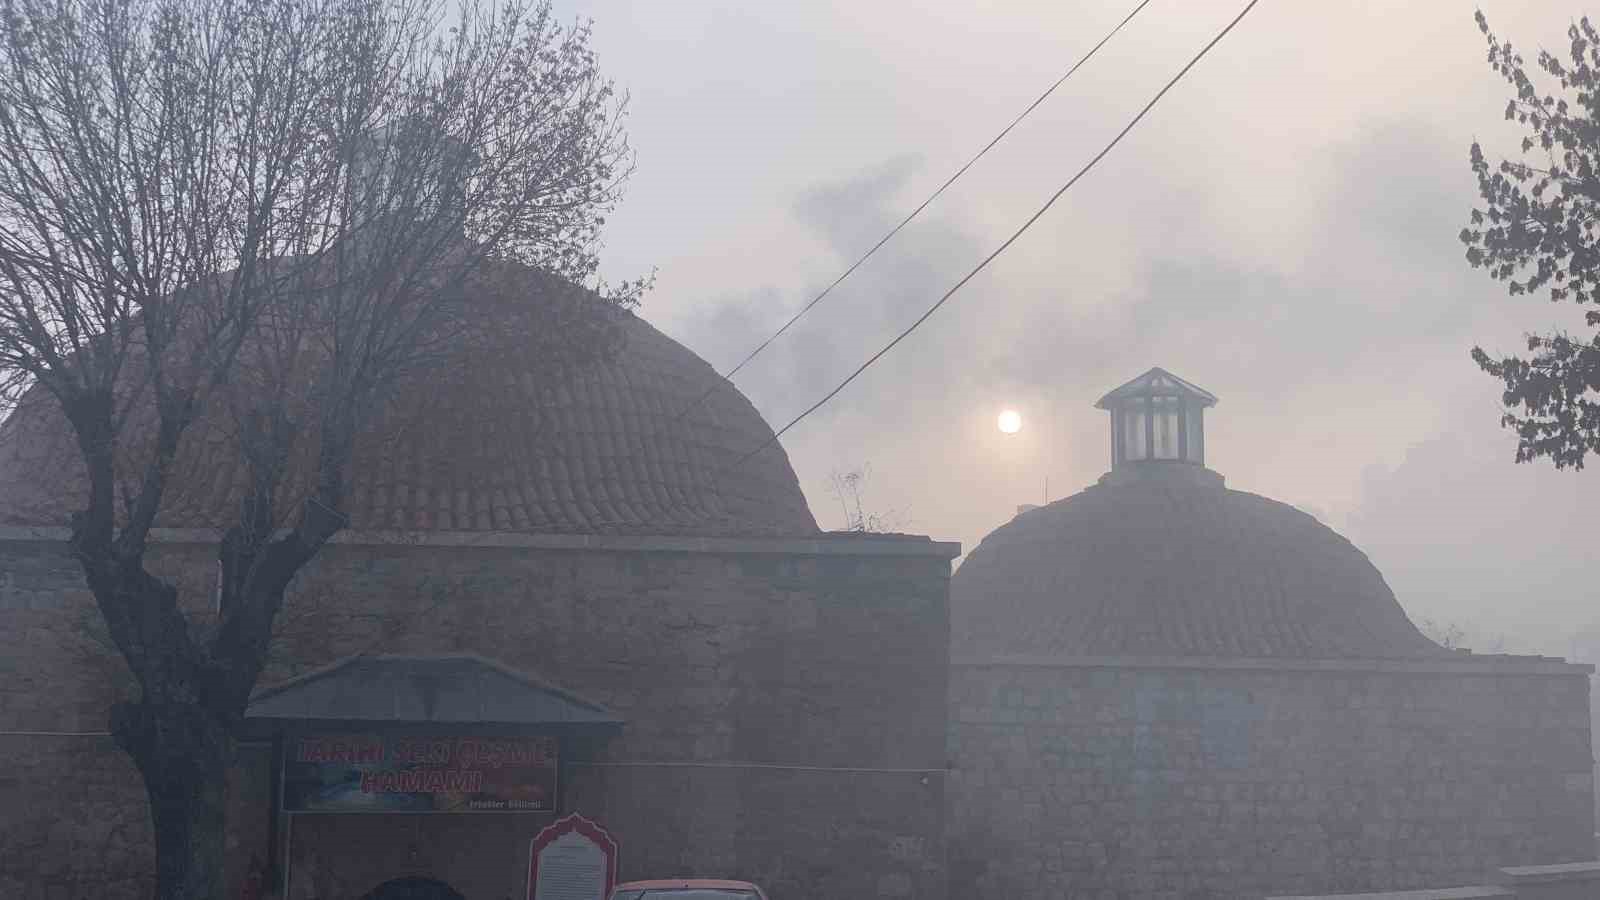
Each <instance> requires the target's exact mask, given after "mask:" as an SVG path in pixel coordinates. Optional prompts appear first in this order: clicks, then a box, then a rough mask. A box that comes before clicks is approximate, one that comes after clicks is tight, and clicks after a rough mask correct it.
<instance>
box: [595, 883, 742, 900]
mask: <svg viewBox="0 0 1600 900" xmlns="http://www.w3.org/2000/svg"><path fill="white" fill-rule="evenodd" d="M611 900H768V898H767V895H766V894H765V893H764V892H763V891H762V890H761V888H758V887H756V886H755V885H753V884H751V883H750V882H748V881H727V880H725V879H720V878H663V879H658V880H656V881H630V882H628V883H627V884H619V885H617V887H616V890H614V891H612V892H611Z"/></svg>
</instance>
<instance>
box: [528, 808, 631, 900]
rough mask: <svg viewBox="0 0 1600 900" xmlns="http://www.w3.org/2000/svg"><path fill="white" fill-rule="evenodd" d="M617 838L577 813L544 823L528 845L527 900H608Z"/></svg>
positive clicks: (614, 881)
mask: <svg viewBox="0 0 1600 900" xmlns="http://www.w3.org/2000/svg"><path fill="white" fill-rule="evenodd" d="M616 886H617V842H616V839H615V838H613V837H612V836H611V832H609V831H607V830H605V829H604V828H602V827H601V826H600V825H599V823H596V822H592V821H590V820H588V819H586V818H584V817H583V816H580V815H578V814H577V813H572V814H571V815H567V816H562V817H561V818H560V819H557V820H556V821H554V822H552V823H550V824H549V825H546V826H545V827H544V828H542V829H541V830H540V831H539V833H538V834H537V835H535V836H534V838H533V842H532V843H531V844H530V845H529V848H528V900H610V897H611V890H612V889H613V888H615V887H616Z"/></svg>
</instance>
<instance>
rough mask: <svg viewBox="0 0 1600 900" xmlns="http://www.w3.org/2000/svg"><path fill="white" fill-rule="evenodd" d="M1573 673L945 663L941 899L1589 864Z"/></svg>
mask: <svg viewBox="0 0 1600 900" xmlns="http://www.w3.org/2000/svg"><path fill="white" fill-rule="evenodd" d="M1589 671H1590V668H1589V667H1587V666H1568V665H1565V664H1561V663H1558V662H1552V661H1547V660H1538V659H1523V660H1516V659H1509V660H1507V659H1499V660H1497V659H1495V658H1479V659H1465V658H1464V659H1463V660H1462V661H1461V662H1459V663H1458V662H1454V661H1447V662H1441V663H1429V664H1410V665H1407V664H1380V663H1351V662H1339V661H1316V660H1309V661H1285V662H1281V663H1275V662H1250V661H1232V662H1226V661H1220V660H1219V661H1216V662H1207V661H1205V660H1193V659H1191V660H1171V659H1169V660H1132V659H1124V660H1076V661H1073V660H1010V661H1006V662H1004V663H1000V662H998V661H992V660H990V661H959V662H958V663H957V664H956V665H954V666H953V668H952V673H951V757H952V765H953V768H954V771H953V772H952V773H951V779H950V788H949V792H948V797H949V802H950V812H949V814H948V822H949V827H950V834H951V839H952V840H951V847H950V857H949V865H950V869H951V888H950V894H951V896H952V897H967V898H975V900H976V898H1015V897H1061V898H1075V897H1086V898H1087V897H1094V898H1099V897H1112V896H1115V897H1117V898H1119V900H1133V898H1157V897H1181V898H1185V900H1208V898H1214V900H1238V898H1248V897H1261V896H1263V895H1267V894H1288V893H1308V894H1309V893H1316V892H1336V891H1361V890H1368V891H1371V890H1379V889H1403V888H1412V887H1417V888H1420V887H1424V886H1428V885H1439V884H1452V883H1453V884H1469V883H1473V882H1480V881H1482V880H1484V873H1485V872H1486V871H1488V870H1490V869H1491V868H1492V867H1495V866H1503V865H1514V864H1529V863H1558V862H1570V861H1576V860H1584V859H1590V858H1592V856H1593V853H1594V844H1593V833H1594V816H1593V805H1592V792H1593V777H1592V774H1591V756H1590V752H1589V717H1588V678H1587V674H1588V672H1589Z"/></svg>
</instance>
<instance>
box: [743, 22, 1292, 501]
mask: <svg viewBox="0 0 1600 900" xmlns="http://www.w3.org/2000/svg"><path fill="white" fill-rule="evenodd" d="M1259 2H1261V0H1250V2H1249V3H1247V4H1245V7H1244V9H1242V10H1240V11H1239V14H1238V15H1236V16H1234V17H1233V20H1232V21H1231V22H1229V23H1228V24H1227V25H1226V26H1224V27H1223V29H1222V30H1221V31H1219V32H1217V34H1216V36H1215V37H1213V38H1212V39H1211V40H1210V41H1209V42H1208V43H1207V44H1206V45H1205V46H1204V47H1201V48H1200V52H1199V53H1196V54H1195V55H1194V58H1193V59H1190V60H1189V62H1188V64H1186V65H1185V66H1184V67H1183V68H1182V69H1179V70H1178V74H1176V75H1174V76H1172V78H1171V80H1169V81H1168V82H1167V83H1166V85H1164V86H1163V87H1162V88H1161V90H1159V91H1157V92H1156V95H1155V96H1154V97H1151V98H1150V102H1149V103H1146V104H1145V105H1144V108H1143V109H1140V110H1139V112H1138V113H1137V114H1136V115H1135V116H1134V117H1133V118H1132V119H1130V120H1129V121H1128V124H1127V125H1124V126H1123V127H1122V130H1121V131H1119V132H1117V134H1116V136H1115V137H1113V138H1112V139H1111V141H1110V143H1108V144H1106V145H1105V147H1103V148H1102V149H1101V150H1100V152H1099V153H1096V154H1095V155H1094V157H1093V158H1091V159H1090V160H1089V161H1088V162H1087V163H1085V164H1084V166H1083V168H1081V169H1079V170H1078V172H1077V174H1075V175H1073V176H1072V177H1071V178H1070V179H1068V180H1067V183H1066V184H1063V185H1062V186H1061V187H1060V188H1059V189H1057V190H1056V192H1055V193H1054V194H1051V195H1050V199H1048V200H1046V201H1045V203H1044V205H1043V206H1041V207H1039V209H1038V211H1037V212H1035V213H1034V214H1033V215H1031V216H1029V217H1028V219H1027V221H1025V222H1023V223H1022V225H1021V227H1019V228H1018V229H1017V230H1016V231H1014V232H1012V233H1011V236H1010V237H1008V238H1006V240H1005V242H1004V243H1002V244H1001V245H1000V246H998V247H996V248H995V249H994V251H993V252H991V253H990V254H989V255H988V256H985V257H984V258H983V260H982V261H981V262H979V263H978V264H977V265H976V266H974V267H973V269H972V271H970V272H968V273H967V274H966V275H964V276H962V277H961V280H960V281H957V282H956V283H955V284H954V285H953V286H951V288H950V289H949V290H948V291H945V292H944V295H943V296H941V297H940V298H939V299H938V300H937V301H935V302H934V304H933V305H932V306H930V307H928V309H927V311H926V312H924V313H923V314H922V315H920V316H918V317H917V319H916V321H914V322H912V323H911V324H910V325H909V326H907V327H906V329H905V330H904V331H902V332H900V334H898V335H896V336H895V338H894V340H892V341H890V342H889V343H887V344H885V345H884V346H883V348H882V349H880V350H879V351H878V352H876V353H874V354H872V355H871V356H870V357H868V358H867V361H866V362H864V363H862V364H861V365H860V366H859V367H857V368H856V370H855V371H854V372H851V373H850V375H849V377H847V378H845V380H843V381H841V382H839V384H838V386H836V387H834V389H833V390H831V391H829V392H828V393H826V394H824V395H823V397H822V399H820V400H818V401H817V402H816V403H813V404H811V406H809V407H807V408H806V410H805V411H804V412H802V413H800V415H798V416H795V417H794V418H793V419H791V420H790V421H789V424H787V425H785V426H783V427H782V428H780V429H778V431H777V432H775V433H774V434H773V435H772V437H771V438H769V439H767V440H766V441H765V442H763V443H762V444H761V445H760V446H759V447H757V448H755V449H754V450H751V451H750V452H749V453H746V454H745V455H744V456H741V457H739V459H738V461H737V462H735V463H734V464H733V465H731V466H729V467H728V469H726V470H724V471H725V472H726V471H732V470H733V469H737V468H738V467H739V466H742V465H744V463H745V462H746V461H747V460H749V459H750V458H751V457H753V456H755V455H756V454H758V453H760V452H762V451H763V450H765V449H767V448H768V447H770V446H772V445H773V444H775V443H777V441H778V439H779V438H781V437H783V435H784V434H785V433H787V432H788V431H789V429H791V428H793V427H794V426H796V425H798V424H800V422H801V421H803V420H804V419H805V418H806V417H807V416H809V415H811V414H812V413H814V412H816V411H817V410H818V409H821V408H822V406H823V405H824V404H826V403H827V402H828V401H829V400H832V399H833V398H834V397H836V396H838V394H839V392H840V391H842V390H844V389H845V388H846V387H848V386H849V385H850V383H851V382H852V381H855V380H856V378H857V377H859V376H860V375H861V373H862V372H865V371H866V370H867V369H868V368H869V367H871V366H872V364H873V363H875V362H877V361H878V360H879V359H882V358H883V357H884V355H885V354H887V353H888V352H889V351H890V350H893V349H894V348H895V346H897V345H898V344H899V343H900V342H901V341H903V340H905V339H906V338H907V337H909V336H910V334H911V332H913V331H916V330H917V328H918V327H919V326H921V325H922V323H923V322H926V321H927V320H928V319H929V317H931V316H932V315H933V314H934V313H935V312H938V310H939V307H941V306H944V304H945V302H946V301H948V300H949V299H950V298H951V297H953V296H955V294H956V292H957V291H959V290H961V289H962V288H963V287H965V286H966V284H967V282H969V281H971V280H972V279H973V278H974V277H976V276H977V274H978V273H979V272H982V271H983V270H984V269H985V268H987V267H988V265H989V263H991V262H994V260H995V258H996V257H998V256H999V255H1000V254H1002V253H1004V252H1005V251H1006V249H1007V248H1009V247H1010V246H1011V245H1012V244H1013V243H1016V240H1017V238H1020V237H1022V235H1023V232H1026V231H1027V230H1028V229H1029V228H1031V227H1033V224H1034V223H1035V222H1037V221H1039V219H1040V218H1041V217H1042V216H1044V214H1045V213H1046V212H1048V211H1049V210H1050V207H1052V206H1054V205H1055V203H1056V201H1057V200H1060V199H1061V196H1062V195H1063V194H1065V193H1066V192H1067V191H1068V190H1069V189H1071V187H1072V186H1073V185H1075V184H1077V183H1078V181H1079V180H1080V179H1082V178H1083V176H1085V175H1087V174H1088V173H1089V170H1091V169H1093V168H1094V167H1095V166H1096V165H1097V164H1098V163H1099V162H1100V160H1102V159H1104V158H1105V156H1106V154H1108V153H1110V152H1111V150H1112V148H1114V147H1116V146H1117V144H1119V143H1121V142H1122V139H1123V138H1124V137H1127V135H1128V132H1130V131H1132V130H1133V129H1134V126H1136V125H1138V124H1139V122H1140V121H1141V120H1143V119H1144V117H1145V116H1146V115H1147V114H1148V113H1149V112H1150V110H1151V109H1153V108H1155V105H1156V104H1157V103H1159V102H1160V101H1161V98H1162V97H1165V96H1166V95H1167V92H1168V91H1170V90H1172V88H1173V87H1174V86H1175V85H1177V83H1178V82H1179V81H1181V80H1182V79H1183V77H1184V76H1185V75H1187V74H1188V73H1189V70H1190V69H1193V68H1194V67H1195V65H1196V64H1198V63H1199V62H1200V60H1202V59H1204V58H1205V56H1206V54H1207V53H1210V52H1211V48H1213V47H1215V46H1216V45H1217V44H1219V43H1221V41H1222V39H1223V38H1225V37H1227V36H1228V32H1230V31H1232V30H1233V29H1234V27H1235V26H1236V25H1238V24H1239V23H1240V22H1241V21H1243V20H1244V17H1245V16H1247V15H1249V14H1250V11H1251V10H1252V9H1255V7H1256V4H1257V3H1259ZM1135 11H1137V10H1135Z"/></svg>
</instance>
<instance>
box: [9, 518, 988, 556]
mask: <svg viewBox="0 0 1600 900" xmlns="http://www.w3.org/2000/svg"><path fill="white" fill-rule="evenodd" d="M69 536H70V535H69V532H68V530H67V529H66V528H64V527H51V526H26V525H7V526H0V542H4V541H22V542H43V543H64V542H65V541H66V540H67V538H68V537H69ZM218 538H219V535H218V533H217V532H215V531H211V530H209V529H203V528H153V529H151V531H150V540H151V542H152V543H156V544H216V543H217V542H218ZM333 543H335V544H349V545H354V546H391V547H459V548H478V549H507V548H509V549H527V550H578V551H596V552H603V553H707V554H716V555H777V556H875V557H931V558H934V559H945V560H950V559H955V558H956V557H958V556H960V555H961V544H960V543H958V542H955V541H935V540H931V539H929V538H927V537H921V536H916V535H899V534H895V535H878V534H837V533H821V534H818V535H815V536H812V537H771V538H769V537H690V536H683V535H606V534H528V533H521V532H508V531H486V532H476V531H421V532H405V531H349V532H340V533H339V534H337V535H335V536H334V538H333Z"/></svg>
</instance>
